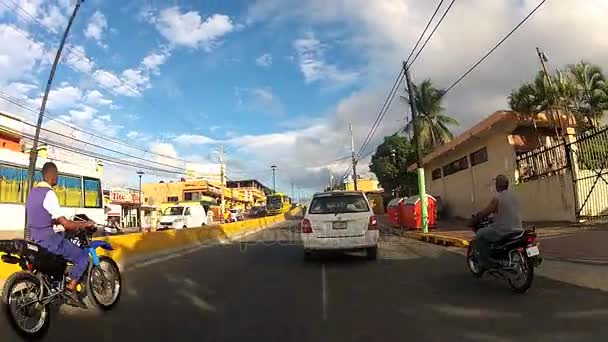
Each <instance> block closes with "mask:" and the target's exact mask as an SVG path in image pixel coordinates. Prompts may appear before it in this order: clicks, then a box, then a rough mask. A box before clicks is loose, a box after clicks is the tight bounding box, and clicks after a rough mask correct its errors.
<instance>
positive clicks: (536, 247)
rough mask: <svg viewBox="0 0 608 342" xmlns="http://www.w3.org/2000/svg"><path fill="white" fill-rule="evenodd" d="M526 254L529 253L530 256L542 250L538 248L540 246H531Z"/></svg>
mask: <svg viewBox="0 0 608 342" xmlns="http://www.w3.org/2000/svg"><path fill="white" fill-rule="evenodd" d="M526 254H528V256H529V257H533V256H537V255H539V254H540V251H539V250H538V246H531V247H528V248H526Z"/></svg>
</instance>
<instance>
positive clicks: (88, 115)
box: [69, 105, 97, 123]
mask: <svg viewBox="0 0 608 342" xmlns="http://www.w3.org/2000/svg"><path fill="white" fill-rule="evenodd" d="M69 113H70V115H71V119H72V121H74V122H77V123H82V122H85V121H89V120H91V119H92V118H93V116H95V115H96V114H97V109H95V108H93V107H90V106H87V105H83V106H81V107H80V109H72V110H70V111H69Z"/></svg>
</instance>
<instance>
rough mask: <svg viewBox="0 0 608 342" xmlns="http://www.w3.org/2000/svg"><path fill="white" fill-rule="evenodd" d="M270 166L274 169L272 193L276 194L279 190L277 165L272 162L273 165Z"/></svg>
mask: <svg viewBox="0 0 608 342" xmlns="http://www.w3.org/2000/svg"><path fill="white" fill-rule="evenodd" d="M270 168H271V169H272V193H273V194H274V193H276V192H277V180H276V169H277V166H276V165H274V164H272V166H270Z"/></svg>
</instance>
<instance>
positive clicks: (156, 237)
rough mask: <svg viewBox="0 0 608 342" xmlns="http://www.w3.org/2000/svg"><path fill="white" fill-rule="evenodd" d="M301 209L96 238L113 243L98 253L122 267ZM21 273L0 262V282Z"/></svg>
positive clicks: (268, 223)
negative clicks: (208, 223)
mask: <svg viewBox="0 0 608 342" xmlns="http://www.w3.org/2000/svg"><path fill="white" fill-rule="evenodd" d="M300 213H301V208H295V209H293V210H291V211H290V212H289V213H286V214H280V215H276V216H267V217H262V218H257V219H252V220H245V221H240V222H233V223H225V224H218V225H210V226H204V227H201V228H189V229H174V230H164V231H154V232H143V233H134V234H125V235H116V236H108V237H101V238H96V240H104V241H107V242H109V243H111V244H112V247H114V250H113V251H101V250H99V251H100V254H102V255H104V254H105V255H108V256H110V257H112V258H113V259H114V260H115V261H116V262H117V263H118V264H119V266H120V267H121V268H124V267H125V266H128V265H129V264H132V263H135V262H137V261H139V260H143V259H147V258H151V257H154V256H155V255H158V254H171V253H175V252H178V251H181V250H184V249H189V248H192V247H195V246H200V245H203V244H209V245H211V244H217V243H221V242H225V241H230V240H233V239H237V238H239V237H241V236H243V235H245V234H249V233H252V232H255V231H258V230H262V229H266V228H268V227H270V226H272V225H274V224H276V223H279V222H283V221H285V220H286V219H287V218H289V217H290V216H297V215H299V214H300ZM19 270H20V267H19V266H18V265H11V264H7V263H4V262H0V282H2V280H3V279H6V278H7V277H8V276H10V275H11V274H12V273H14V272H17V271H19Z"/></svg>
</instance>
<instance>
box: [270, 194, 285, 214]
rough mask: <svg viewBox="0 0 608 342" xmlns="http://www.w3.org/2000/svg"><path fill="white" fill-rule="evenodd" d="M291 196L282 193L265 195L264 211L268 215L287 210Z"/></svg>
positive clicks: (282, 212)
mask: <svg viewBox="0 0 608 342" xmlns="http://www.w3.org/2000/svg"><path fill="white" fill-rule="evenodd" d="M290 209H291V198H290V197H289V196H287V195H285V194H282V193H279V192H277V193H274V194H272V195H269V196H267V197H266V211H267V212H268V215H271V216H272V215H279V214H284V213H287V212H289V210H290Z"/></svg>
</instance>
